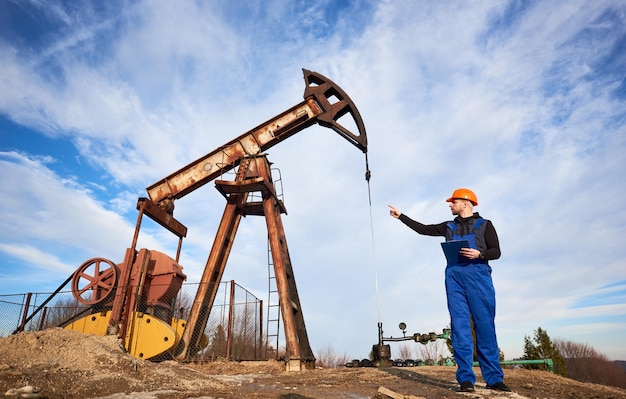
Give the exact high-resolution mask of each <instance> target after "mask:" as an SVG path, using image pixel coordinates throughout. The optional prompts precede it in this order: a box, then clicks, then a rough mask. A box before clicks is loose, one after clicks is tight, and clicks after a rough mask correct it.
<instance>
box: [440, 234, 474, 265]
mask: <svg viewBox="0 0 626 399" xmlns="http://www.w3.org/2000/svg"><path fill="white" fill-rule="evenodd" d="M469 247H470V245H469V241H467V240H452V241H446V242H442V243H441V248H442V249H443V253H444V255H446V260H447V261H448V264H449V265H459V264H464V263H467V262H469V261H470V260H469V258H466V257H465V256H461V254H460V251H461V248H469Z"/></svg>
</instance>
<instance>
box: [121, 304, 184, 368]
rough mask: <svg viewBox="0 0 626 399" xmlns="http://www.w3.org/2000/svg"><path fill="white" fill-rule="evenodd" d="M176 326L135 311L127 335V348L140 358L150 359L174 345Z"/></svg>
mask: <svg viewBox="0 0 626 399" xmlns="http://www.w3.org/2000/svg"><path fill="white" fill-rule="evenodd" d="M175 343H176V332H175V331H174V328H172V326H170V325H169V324H167V323H166V322H164V321H163V320H161V319H158V318H156V317H154V316H150V315H147V314H144V313H141V312H133V316H132V321H131V327H130V328H129V329H128V334H127V336H126V350H128V352H129V353H130V354H131V355H133V356H135V357H136V358H139V359H150V358H152V357H155V356H157V355H160V354H161V353H163V352H166V351H168V350H170V349H172V348H173V347H174V344H175Z"/></svg>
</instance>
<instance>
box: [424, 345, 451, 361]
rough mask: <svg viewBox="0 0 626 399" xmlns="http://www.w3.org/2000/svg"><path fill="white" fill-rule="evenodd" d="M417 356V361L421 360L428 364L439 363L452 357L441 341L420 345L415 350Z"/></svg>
mask: <svg viewBox="0 0 626 399" xmlns="http://www.w3.org/2000/svg"><path fill="white" fill-rule="evenodd" d="M417 354H418V355H417V357H418V358H419V359H422V360H424V361H426V362H427V363H430V364H434V363H439V362H441V361H442V360H443V359H445V358H447V357H450V356H452V355H451V354H450V351H449V350H448V347H447V346H446V343H445V341H442V340H437V341H434V342H429V343H427V344H425V345H420V346H419V347H418V349H417Z"/></svg>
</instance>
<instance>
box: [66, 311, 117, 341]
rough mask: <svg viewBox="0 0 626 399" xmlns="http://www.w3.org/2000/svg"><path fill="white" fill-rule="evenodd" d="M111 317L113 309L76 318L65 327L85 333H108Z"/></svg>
mask: <svg viewBox="0 0 626 399" xmlns="http://www.w3.org/2000/svg"><path fill="white" fill-rule="evenodd" d="M110 317H111V311H108V312H106V313H104V312H100V313H94V314H90V315H88V316H85V317H82V318H80V319H78V320H75V321H73V322H72V323H70V324H68V325H67V326H65V327H64V328H65V329H66V330H74V331H78V332H81V333H83V334H92V335H106V333H107V326H108V325H109V318H110Z"/></svg>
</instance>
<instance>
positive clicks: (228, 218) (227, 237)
mask: <svg viewBox="0 0 626 399" xmlns="http://www.w3.org/2000/svg"><path fill="white" fill-rule="evenodd" d="M216 186H217V188H218V189H219V190H220V191H221V192H222V194H224V196H225V197H226V200H227V201H226V209H225V210H224V214H223V216H222V220H221V222H220V226H219V228H218V231H217V234H216V237H215V241H214V243H213V247H212V249H211V253H210V255H209V258H208V260H207V264H206V267H205V270H204V274H203V275H202V279H201V282H200V286H199V288H198V291H197V293H196V297H195V299H194V302H193V305H192V308H191V312H190V314H189V318H188V320H187V327H186V328H185V331H184V332H183V336H182V339H181V344H180V346H179V348H178V349H177V351H176V358H177V359H178V360H187V359H188V358H190V357H191V356H192V355H193V354H194V353H196V351H197V349H198V348H199V343H200V337H201V336H202V333H203V332H204V329H205V327H206V324H207V322H208V318H209V313H210V309H211V308H212V307H213V303H214V301H215V297H216V295H217V290H218V287H219V283H220V281H221V279H222V275H223V273H224V269H225V266H226V263H227V260H228V256H229V254H230V250H231V248H232V245H233V242H234V239H235V235H236V232H237V229H238V226H239V222H240V221H241V217H242V216H244V215H259V216H261V215H262V216H265V221H266V224H267V233H268V238H269V242H270V249H271V253H272V260H273V263H274V273H275V277H276V285H277V291H278V295H279V301H280V308H281V315H282V317H283V321H284V323H283V324H284V329H285V341H286V352H287V353H286V357H287V359H286V361H287V364H286V368H287V371H302V370H304V369H311V368H314V367H315V357H314V355H313V352H312V350H311V347H310V344H309V339H308V336H307V332H306V326H305V324H304V316H303V313H302V307H301V305H300V300H299V297H298V290H297V287H296V282H295V277H294V273H293V268H292V265H291V259H290V257H289V250H288V247H287V240H286V236H285V231H284V228H283V224H282V220H281V216H280V214H281V212H282V211H284V206H283V204H282V203H281V201H279V200H278V198H277V197H276V191H275V187H274V183H273V181H272V176H271V169H270V164H269V162H268V161H267V158H266V156H265V154H259V155H255V156H251V157H246V158H245V159H244V160H242V162H241V164H240V165H239V169H238V171H237V175H236V178H235V181H234V182H232V181H216ZM259 190H260V191H261V194H262V204H258V203H248V202H247V199H248V194H249V193H250V192H253V191H259ZM259 205H261V206H259Z"/></svg>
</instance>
